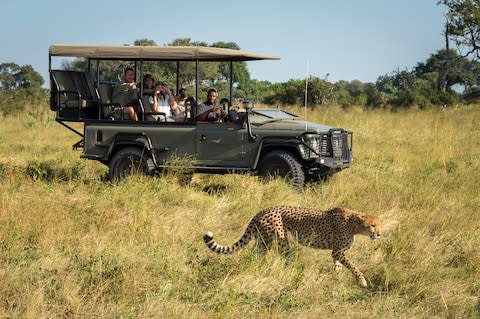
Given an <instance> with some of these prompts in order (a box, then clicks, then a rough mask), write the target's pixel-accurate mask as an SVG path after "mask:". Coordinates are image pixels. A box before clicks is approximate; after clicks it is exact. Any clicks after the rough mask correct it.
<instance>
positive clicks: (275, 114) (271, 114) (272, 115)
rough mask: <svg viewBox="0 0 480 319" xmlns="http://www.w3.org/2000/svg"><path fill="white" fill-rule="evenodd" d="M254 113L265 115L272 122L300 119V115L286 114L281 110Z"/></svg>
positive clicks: (259, 110)
mask: <svg viewBox="0 0 480 319" xmlns="http://www.w3.org/2000/svg"><path fill="white" fill-rule="evenodd" d="M252 111H253V113H255V114H258V115H263V116H265V117H268V118H269V119H272V120H293V119H296V118H298V117H299V116H298V115H295V114H292V113H288V112H285V111H283V110H280V109H254V110H252Z"/></svg>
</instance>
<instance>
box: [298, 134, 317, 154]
mask: <svg viewBox="0 0 480 319" xmlns="http://www.w3.org/2000/svg"><path fill="white" fill-rule="evenodd" d="M303 142H304V143H305V145H303V147H301V149H303V150H301V152H302V156H303V157H304V158H307V159H308V158H317V157H318V156H319V154H318V153H319V151H320V135H318V134H305V135H303Z"/></svg>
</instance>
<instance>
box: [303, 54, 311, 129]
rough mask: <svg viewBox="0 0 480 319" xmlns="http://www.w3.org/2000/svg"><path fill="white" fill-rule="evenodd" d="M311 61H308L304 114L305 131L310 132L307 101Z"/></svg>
mask: <svg viewBox="0 0 480 319" xmlns="http://www.w3.org/2000/svg"><path fill="white" fill-rule="evenodd" d="M309 64H310V63H309V61H308V60H307V76H306V77H305V105H304V109H305V110H304V113H305V116H304V117H305V131H306V130H308V124H307V123H308V122H307V101H308V77H309V73H310V70H309V68H310V65H309Z"/></svg>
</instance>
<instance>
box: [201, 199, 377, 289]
mask: <svg viewBox="0 0 480 319" xmlns="http://www.w3.org/2000/svg"><path fill="white" fill-rule="evenodd" d="M287 231H288V232H290V233H291V234H292V235H293V236H294V237H295V238H296V240H297V241H298V242H299V243H300V244H302V245H304V246H308V247H312V248H317V249H330V250H332V257H333V261H334V265H335V271H336V272H339V271H340V270H341V268H342V265H344V266H345V267H347V268H348V269H350V270H351V271H352V273H353V275H354V277H355V278H356V280H357V282H358V284H359V285H360V286H362V287H364V288H366V287H367V281H366V280H365V276H364V275H363V273H362V272H361V271H360V270H359V269H358V268H357V267H356V266H355V265H354V264H353V263H352V262H351V261H350V260H349V259H348V258H347V257H346V256H345V251H346V250H347V249H349V248H350V247H351V246H352V244H353V240H354V236H355V235H366V236H369V237H370V238H371V239H374V240H375V239H378V238H380V236H381V225H380V221H379V219H378V218H377V217H375V216H371V215H367V214H362V213H359V212H356V211H353V210H350V209H348V208H344V207H336V208H332V209H330V210H326V211H320V210H318V209H314V208H305V207H293V206H276V207H271V208H267V209H265V210H263V211H261V212H259V213H258V214H256V215H255V216H254V217H253V218H252V220H251V221H250V223H249V224H248V226H247V229H246V230H245V232H244V234H243V236H242V237H241V238H240V239H239V240H238V241H237V242H235V243H234V244H232V245H231V246H222V245H220V244H218V243H217V242H216V241H215V240H214V239H213V234H212V232H207V233H206V234H205V235H204V236H203V240H204V242H205V244H206V245H207V246H208V248H210V250H212V251H214V252H216V253H220V254H231V253H233V252H235V251H236V250H238V249H239V248H242V247H244V246H245V245H247V244H248V242H249V241H250V240H251V239H252V237H253V236H255V238H256V245H257V247H258V248H259V250H260V251H262V252H265V251H266V250H267V249H269V248H271V246H272V243H273V241H274V240H275V241H276V242H277V243H278V246H279V248H280V251H281V252H283V253H286V252H288V249H289V243H288V239H287Z"/></svg>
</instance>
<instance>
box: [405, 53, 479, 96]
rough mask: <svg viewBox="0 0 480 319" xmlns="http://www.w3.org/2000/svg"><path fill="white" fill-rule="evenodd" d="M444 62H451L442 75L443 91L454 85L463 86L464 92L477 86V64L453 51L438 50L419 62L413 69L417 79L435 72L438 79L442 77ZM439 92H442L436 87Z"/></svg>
mask: <svg viewBox="0 0 480 319" xmlns="http://www.w3.org/2000/svg"><path fill="white" fill-rule="evenodd" d="M445 61H451V63H450V65H449V69H448V72H447V73H445V74H444V79H443V80H444V81H445V89H447V90H451V87H452V86H454V85H463V86H464V87H465V90H467V89H468V88H470V87H472V86H475V85H477V84H478V70H479V65H480V63H479V62H476V61H471V60H469V59H467V58H465V57H463V56H460V55H458V54H457V52H456V51H455V50H448V51H447V50H439V51H438V52H437V53H436V54H432V55H431V56H430V57H429V58H428V59H427V61H425V62H420V63H418V64H417V66H416V67H415V73H416V75H417V77H422V76H423V75H424V74H427V73H432V72H435V73H436V74H437V75H438V77H437V82H438V78H439V77H441V76H442V74H443V73H442V72H443V68H444V65H445ZM437 89H438V90H439V91H445V90H442V89H441V88H440V87H438V85H437Z"/></svg>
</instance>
